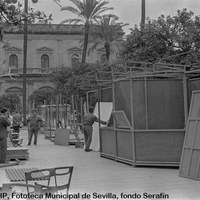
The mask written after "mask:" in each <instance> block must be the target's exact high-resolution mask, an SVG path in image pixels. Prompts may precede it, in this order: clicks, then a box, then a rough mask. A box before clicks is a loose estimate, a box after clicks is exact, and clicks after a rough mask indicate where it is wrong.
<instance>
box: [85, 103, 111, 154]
mask: <svg viewBox="0 0 200 200" xmlns="http://www.w3.org/2000/svg"><path fill="white" fill-rule="evenodd" d="M93 111H94V107H90V108H89V113H88V114H86V115H85V116H84V121H83V124H84V128H83V132H84V138H85V151H86V152H89V151H92V149H90V144H91V142H92V132H93V128H92V125H93V124H94V122H99V123H101V124H105V125H106V124H107V123H108V122H106V121H102V120H100V119H98V118H97V116H95V115H94V114H93Z"/></svg>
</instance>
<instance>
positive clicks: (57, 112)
mask: <svg viewBox="0 0 200 200" xmlns="http://www.w3.org/2000/svg"><path fill="white" fill-rule="evenodd" d="M58 122H59V96H58V95H57V96H56V128H59V123H58Z"/></svg>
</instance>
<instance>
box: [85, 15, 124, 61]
mask: <svg viewBox="0 0 200 200" xmlns="http://www.w3.org/2000/svg"><path fill="white" fill-rule="evenodd" d="M117 20H118V17H117V16H116V15H111V14H110V15H104V16H103V17H102V18H100V20H98V22H97V24H95V25H94V26H93V28H92V36H93V37H92V39H93V41H94V43H93V45H92V47H91V48H90V49H89V52H88V53H90V52H91V51H93V50H95V49H96V48H97V47H99V46H100V47H102V46H103V47H104V48H105V50H106V58H107V60H108V61H109V58H110V54H111V52H117V51H119V49H120V47H121V45H122V42H123V40H122V36H123V35H124V32H123V30H122V27H124V26H126V25H127V24H123V23H119V22H117Z"/></svg>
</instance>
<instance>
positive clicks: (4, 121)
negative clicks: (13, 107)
mask: <svg viewBox="0 0 200 200" xmlns="http://www.w3.org/2000/svg"><path fill="white" fill-rule="evenodd" d="M10 124H11V122H10V120H9V110H8V109H7V108H2V109H1V113H0V163H5V161H6V154H7V137H8V131H7V127H8V126H10Z"/></svg>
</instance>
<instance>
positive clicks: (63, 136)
mask: <svg viewBox="0 0 200 200" xmlns="http://www.w3.org/2000/svg"><path fill="white" fill-rule="evenodd" d="M69 134H70V130H67V129H56V134H55V141H54V144H56V145H62V146H68V145H69Z"/></svg>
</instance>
